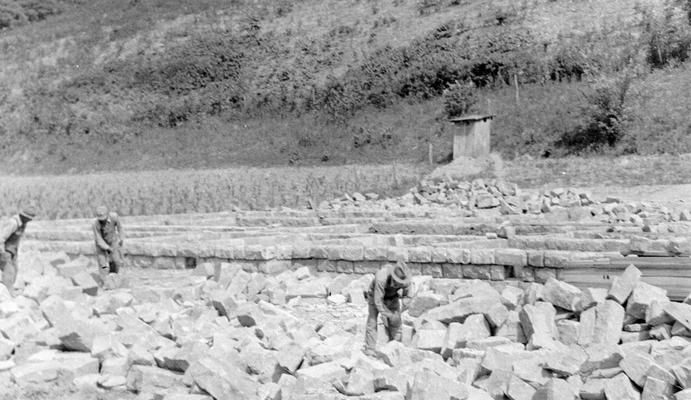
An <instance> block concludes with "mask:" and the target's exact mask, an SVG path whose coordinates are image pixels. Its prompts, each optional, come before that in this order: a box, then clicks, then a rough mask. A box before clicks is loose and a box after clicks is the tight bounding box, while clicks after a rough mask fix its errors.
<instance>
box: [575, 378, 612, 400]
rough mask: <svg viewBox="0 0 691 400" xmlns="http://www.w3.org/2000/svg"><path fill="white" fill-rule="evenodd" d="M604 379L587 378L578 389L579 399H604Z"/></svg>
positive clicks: (605, 381)
mask: <svg viewBox="0 0 691 400" xmlns="http://www.w3.org/2000/svg"><path fill="white" fill-rule="evenodd" d="M605 383H607V380H606V379H588V380H587V381H585V383H584V384H583V386H581V389H580V395H581V399H583V400H606V398H605Z"/></svg>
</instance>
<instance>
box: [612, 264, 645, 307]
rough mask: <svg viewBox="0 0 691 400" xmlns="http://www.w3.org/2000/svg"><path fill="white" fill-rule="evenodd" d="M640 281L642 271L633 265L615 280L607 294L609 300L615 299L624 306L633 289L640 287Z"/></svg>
mask: <svg viewBox="0 0 691 400" xmlns="http://www.w3.org/2000/svg"><path fill="white" fill-rule="evenodd" d="M640 279H641V271H640V270H639V269H638V268H636V267H635V266H634V265H633V264H632V265H629V266H628V267H626V269H625V270H624V272H623V273H622V274H621V275H620V276H618V277H615V278H614V280H613V281H612V286H611V287H610V288H609V292H608V293H607V298H609V299H613V300H615V301H616V302H618V303H619V304H624V302H625V301H626V299H628V298H629V295H631V292H632V291H633V289H634V288H635V287H636V286H637V285H638V282H639V281H640Z"/></svg>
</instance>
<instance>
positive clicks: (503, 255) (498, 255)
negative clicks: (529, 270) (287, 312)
mask: <svg viewBox="0 0 691 400" xmlns="http://www.w3.org/2000/svg"><path fill="white" fill-rule="evenodd" d="M494 263H495V264H498V265H507V266H511V267H525V266H527V265H528V253H527V252H526V251H525V250H520V249H496V250H495V251H494Z"/></svg>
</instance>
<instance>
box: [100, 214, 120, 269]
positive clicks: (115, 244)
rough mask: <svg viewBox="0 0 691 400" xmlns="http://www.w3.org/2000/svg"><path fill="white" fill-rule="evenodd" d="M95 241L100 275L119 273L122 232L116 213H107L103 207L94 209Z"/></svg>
mask: <svg viewBox="0 0 691 400" xmlns="http://www.w3.org/2000/svg"><path fill="white" fill-rule="evenodd" d="M93 230H94V240H95V241H96V260H97V262H98V267H99V269H100V272H101V274H102V275H108V273H110V272H114V273H116V274H117V273H118V272H120V267H122V265H123V259H122V240H123V237H124V232H123V230H122V225H121V224H120V218H119V217H118V214H117V213H116V212H108V209H107V208H106V207H105V206H99V207H98V208H96V221H94V225H93Z"/></svg>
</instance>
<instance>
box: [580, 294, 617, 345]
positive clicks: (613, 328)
mask: <svg viewBox="0 0 691 400" xmlns="http://www.w3.org/2000/svg"><path fill="white" fill-rule="evenodd" d="M624 314H625V311H624V308H623V307H622V306H621V305H620V304H619V303H617V302H616V301H614V300H607V301H605V302H604V303H602V304H598V305H597V306H595V307H592V308H589V309H587V310H585V311H584V312H582V313H581V319H580V326H579V333H578V344H580V345H581V346H585V345H588V344H591V343H609V344H618V343H619V339H620V338H621V333H622V327H623V325H624Z"/></svg>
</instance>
